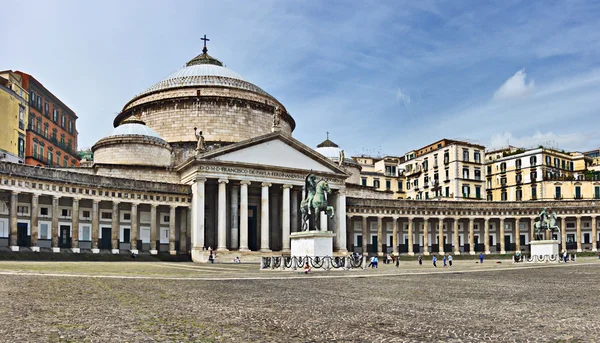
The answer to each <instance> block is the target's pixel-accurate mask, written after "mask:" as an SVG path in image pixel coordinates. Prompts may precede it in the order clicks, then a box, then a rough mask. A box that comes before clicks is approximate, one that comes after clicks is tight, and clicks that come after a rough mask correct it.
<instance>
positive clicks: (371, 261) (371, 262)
mask: <svg viewBox="0 0 600 343" xmlns="http://www.w3.org/2000/svg"><path fill="white" fill-rule="evenodd" d="M374 261H375V257H371V259H369V265H368V266H367V268H369V267H371V268H373V262H374Z"/></svg>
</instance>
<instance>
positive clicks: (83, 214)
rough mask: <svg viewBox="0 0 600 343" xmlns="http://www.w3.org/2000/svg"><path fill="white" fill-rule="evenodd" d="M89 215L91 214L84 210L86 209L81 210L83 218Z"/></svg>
mask: <svg viewBox="0 0 600 343" xmlns="http://www.w3.org/2000/svg"><path fill="white" fill-rule="evenodd" d="M90 216H91V215H90V211H86V210H83V211H82V217H83V218H90Z"/></svg>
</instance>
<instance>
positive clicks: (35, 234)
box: [31, 193, 79, 252]
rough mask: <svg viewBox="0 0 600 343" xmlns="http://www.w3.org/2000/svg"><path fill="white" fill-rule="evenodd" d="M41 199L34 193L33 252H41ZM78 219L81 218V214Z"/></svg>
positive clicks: (32, 208) (32, 203)
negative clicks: (39, 238) (39, 243)
mask: <svg viewBox="0 0 600 343" xmlns="http://www.w3.org/2000/svg"><path fill="white" fill-rule="evenodd" d="M39 199H40V195H39V194H37V193H33V194H32V195H31V250H33V251H35V252H39V251H40V247H38V236H39V220H38V213H39V208H38V206H39ZM77 214H78V216H77V217H78V218H79V213H77Z"/></svg>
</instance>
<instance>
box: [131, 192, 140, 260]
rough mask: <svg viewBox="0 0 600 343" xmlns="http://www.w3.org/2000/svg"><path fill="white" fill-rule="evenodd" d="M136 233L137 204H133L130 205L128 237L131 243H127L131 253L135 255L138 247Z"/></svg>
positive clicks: (137, 226)
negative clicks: (129, 234) (129, 232)
mask: <svg viewBox="0 0 600 343" xmlns="http://www.w3.org/2000/svg"><path fill="white" fill-rule="evenodd" d="M138 232H139V224H138V203H136V202H134V203H133V204H131V237H129V238H130V239H131V242H129V244H130V247H129V248H130V250H131V252H132V253H134V254H137V253H138V246H137V242H138V235H139V234H138Z"/></svg>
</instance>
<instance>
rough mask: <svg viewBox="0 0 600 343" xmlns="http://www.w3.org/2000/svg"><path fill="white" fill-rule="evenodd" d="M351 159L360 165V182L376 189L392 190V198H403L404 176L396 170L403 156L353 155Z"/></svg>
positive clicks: (382, 190)
mask: <svg viewBox="0 0 600 343" xmlns="http://www.w3.org/2000/svg"><path fill="white" fill-rule="evenodd" d="M352 159H353V160H354V161H355V162H356V163H358V164H359V165H360V167H361V171H360V184H361V185H362V186H365V187H373V188H375V190H377V191H381V192H392V193H393V196H394V199H403V198H404V197H405V191H404V187H403V185H404V176H403V175H402V174H400V173H399V172H398V165H399V164H400V163H402V162H403V160H404V158H403V157H397V156H385V157H373V156H365V155H361V156H353V157H352Z"/></svg>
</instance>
